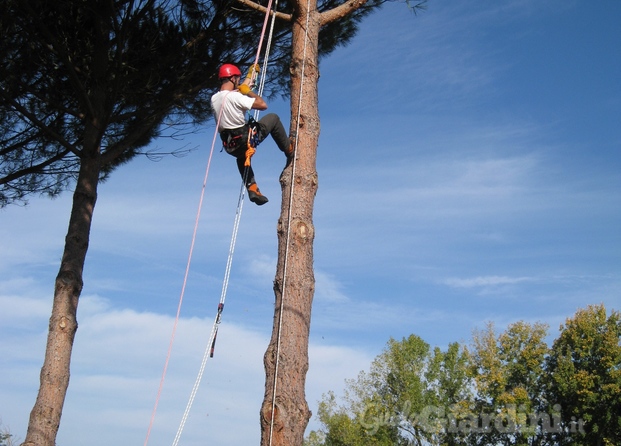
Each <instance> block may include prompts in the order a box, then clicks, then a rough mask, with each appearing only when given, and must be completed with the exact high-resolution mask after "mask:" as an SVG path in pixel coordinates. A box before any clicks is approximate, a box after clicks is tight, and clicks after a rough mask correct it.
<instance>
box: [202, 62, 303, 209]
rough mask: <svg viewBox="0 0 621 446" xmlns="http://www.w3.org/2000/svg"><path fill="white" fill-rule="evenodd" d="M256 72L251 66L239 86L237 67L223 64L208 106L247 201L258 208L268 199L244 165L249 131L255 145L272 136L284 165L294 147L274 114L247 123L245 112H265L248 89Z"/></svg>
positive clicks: (260, 102) (290, 156)
mask: <svg viewBox="0 0 621 446" xmlns="http://www.w3.org/2000/svg"><path fill="white" fill-rule="evenodd" d="M258 71H259V66H258V65H253V66H252V67H250V70H249V71H248V75H247V76H246V79H245V80H244V81H243V82H242V83H241V84H240V80H241V71H240V70H239V68H237V67H236V66H235V65H232V64H224V65H222V66H221V67H220V69H219V71H218V78H219V79H220V91H218V92H217V93H216V94H214V95H213V96H212V97H211V107H212V109H213V112H214V117H215V118H216V122H219V127H218V132H219V133H220V138H221V139H222V144H223V146H224V149H225V150H226V151H227V153H228V154H230V155H232V156H234V157H235V158H237V168H238V169H239V173H240V174H241V176H242V179H244V180H245V182H246V184H245V186H246V189H247V190H248V198H250V201H252V202H253V203H256V204H257V205H259V206H261V205H262V204H265V203H267V202H268V199H267V197H266V196H265V195H263V194H261V192H260V191H259V188H258V186H257V183H256V181H255V178H254V172H253V170H252V167H251V166H250V165H249V163H246V158H247V154H246V151H247V150H248V141H249V139H248V138H249V132H250V131H252V132H254V134H253V137H252V140H253V141H254V145H255V146H256V145H258V144H259V143H260V142H262V141H263V140H264V139H265V138H267V135H272V138H273V139H274V141H275V142H276V145H277V146H278V148H279V149H280V150H281V151H282V152H283V153H284V154H285V155H286V156H287V162H289V161H291V159H292V157H293V148H294V145H293V144H292V143H291V140H290V139H289V137H288V136H287V132H286V131H285V128H284V126H283V125H282V122H281V120H280V117H278V115H277V114H275V113H268V114H266V115H265V116H263V117H262V118H261V119H259V121H255V120H254V119H250V120H249V122H246V117H245V113H246V112H247V111H249V110H251V109H252V110H266V109H267V104H266V103H265V101H264V100H263V98H261V96H259V95H257V94H256V93H254V92H253V91H252V90H251V89H250V86H251V83H252V82H253V80H252V79H253V76H254V74H255V72H258ZM246 169H248V171H247V172H246V171H245V170H246Z"/></svg>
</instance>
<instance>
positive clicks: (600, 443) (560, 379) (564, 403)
mask: <svg viewBox="0 0 621 446" xmlns="http://www.w3.org/2000/svg"><path fill="white" fill-rule="evenodd" d="M560 330H561V333H560V335H559V337H558V339H556V340H555V341H554V344H553V346H552V349H551V353H550V357H549V358H548V361H547V371H548V374H549V378H548V379H549V383H548V384H549V387H548V395H547V398H548V400H549V401H550V402H551V403H552V404H557V405H559V406H560V407H561V410H562V421H563V431H562V433H561V434H559V435H558V436H557V438H558V444H562V445H565V444H567V445H570V444H571V445H585V446H586V445H589V446H591V445H592V446H612V445H619V444H621V313H619V312H618V311H615V310H613V311H611V312H610V315H607V312H606V308H605V307H604V305H603V304H602V305H591V306H588V307H587V308H586V309H581V310H579V311H577V312H576V314H575V315H574V317H573V318H568V319H567V321H566V322H565V324H564V325H561V327H560Z"/></svg>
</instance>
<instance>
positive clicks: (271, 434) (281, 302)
mask: <svg viewBox="0 0 621 446" xmlns="http://www.w3.org/2000/svg"><path fill="white" fill-rule="evenodd" d="M309 22H310V0H308V2H307V5H306V28H305V30H304V50H303V57H302V73H301V76H300V92H299V97H298V110H297V120H296V129H295V147H294V152H293V153H295V152H296V151H297V147H298V133H299V130H300V116H301V115H302V92H303V87H304V70H305V67H306V48H307V44H308V24H309ZM295 159H296V157H295V156H294V157H293V163H292V166H291V182H290V183H291V186H290V190H289V210H288V213H287V238H286V242H285V253H284V255H285V258H284V261H283V273H282V292H281V295H280V308H279V310H278V336H277V340H276V364H275V365H274V388H273V391H272V416H271V417H270V435H269V446H272V438H273V434H274V411H275V409H276V387H277V384H278V366H279V364H280V344H281V332H282V320H283V317H282V314H283V309H284V302H285V290H286V289H287V287H286V285H287V264H288V257H289V239H290V235H291V216H292V211H291V209H292V205H293V191H294V187H295V181H294V179H295V167H296V162H295Z"/></svg>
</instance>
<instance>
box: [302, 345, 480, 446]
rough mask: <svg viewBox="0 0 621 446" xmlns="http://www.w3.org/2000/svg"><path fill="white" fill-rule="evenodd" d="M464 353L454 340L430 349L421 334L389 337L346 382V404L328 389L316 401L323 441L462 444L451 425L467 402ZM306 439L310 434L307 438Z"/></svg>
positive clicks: (468, 393)
mask: <svg viewBox="0 0 621 446" xmlns="http://www.w3.org/2000/svg"><path fill="white" fill-rule="evenodd" d="M467 359H468V357H467V355H466V353H465V351H464V349H463V348H462V347H460V346H459V344H457V343H453V344H451V345H450V346H449V348H448V349H447V351H445V352H443V351H442V350H441V349H439V348H435V349H434V350H433V352H432V351H431V350H430V348H429V345H428V344H427V343H426V342H424V341H423V340H422V339H421V338H419V337H418V336H415V335H410V336H409V337H408V338H404V339H402V340H401V341H396V340H394V339H391V340H389V341H388V344H387V347H386V349H385V350H384V351H383V352H382V353H381V354H380V355H379V356H378V357H377V358H375V360H374V361H373V362H372V363H371V367H370V370H369V372H368V373H366V372H361V373H360V374H359V375H358V378H357V379H356V380H352V381H348V382H347V388H346V393H345V398H344V400H345V404H343V405H341V406H339V405H337V402H336V398H335V396H334V394H333V393H328V394H327V396H324V398H323V400H322V401H321V403H320V405H319V414H318V417H319V421H320V422H321V424H322V425H323V430H322V431H321V432H320V433H317V432H315V433H312V434H313V436H314V438H315V439H316V438H319V439H321V438H323V440H324V442H319V443H317V444H323V445H353V444H355V445H358V444H361V445H362V444H364V445H367V444H369V445H370V444H377V445H384V444H386V445H421V444H443V445H456V444H464V435H462V434H461V433H460V432H457V429H453V428H452V426H451V425H450V421H449V420H451V419H452V417H455V416H458V414H460V413H462V412H463V408H464V407H465V408H467V407H469V405H470V403H471V397H472V395H471V392H470V387H471V382H470V379H469V378H468V376H467V366H468V363H467ZM309 441H310V437H309Z"/></svg>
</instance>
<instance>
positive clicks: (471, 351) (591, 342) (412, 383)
mask: <svg viewBox="0 0 621 446" xmlns="http://www.w3.org/2000/svg"><path fill="white" fill-rule="evenodd" d="M620 321H621V314H620V313H619V312H618V311H615V310H613V311H611V313H610V315H607V312H606V309H605V308H604V306H603V305H594V306H589V307H587V308H585V309H581V310H579V311H578V312H577V313H576V314H575V315H574V317H573V318H569V319H567V322H566V324H564V325H562V326H561V327H560V334H559V336H558V337H557V338H556V339H555V340H554V342H553V343H552V346H550V347H549V346H548V345H547V344H546V342H545V338H546V337H547V334H548V331H547V330H548V329H547V326H546V325H545V324H541V323H534V324H529V323H526V322H522V321H520V322H517V323H514V324H511V325H509V326H508V327H507V329H506V330H505V331H504V332H502V333H500V334H497V333H496V332H495V330H494V327H493V325H491V324H490V325H488V326H487V327H486V329H485V330H482V331H479V330H477V331H475V332H474V334H473V339H472V342H471V345H470V346H463V347H462V346H460V345H459V344H456V343H455V344H451V345H450V346H449V347H448V349H447V350H446V351H445V352H442V351H441V350H440V349H438V348H436V349H435V350H434V351H433V353H431V350H430V349H429V346H428V345H427V344H426V343H425V342H424V341H423V340H422V339H420V338H419V337H417V336H415V335H411V336H409V337H408V338H404V339H402V340H401V341H396V340H394V339H391V340H389V341H388V345H387V347H386V349H385V351H384V352H383V353H382V354H380V355H379V356H378V357H377V358H376V359H375V360H374V361H373V363H372V364H371V367H370V371H369V372H368V373H364V372H361V374H360V375H359V377H358V378H357V379H356V380H352V381H349V382H348V383H347V390H346V394H345V397H344V404H342V405H339V404H338V401H337V398H336V396H335V395H334V393H333V392H329V393H328V394H327V395H325V396H324V398H323V400H322V401H321V402H320V406H319V414H318V418H319V421H320V422H321V424H322V426H323V429H321V430H320V431H315V432H312V433H311V435H309V437H308V439H307V444H308V445H309V446H311V445H312V446H320V445H323V446H333V445H341V444H343V445H344V444H349V445H351V444H356V445H357V444H360V445H362V444H365V445H366V444H377V445H383V444H386V445H388V444H403V445H421V444H429V445H456V444H461V445H488V444H502V445H533V446H534V445H540V446H556V445H569V444H571V445H584V446H587V445H588V446H591V445H592V446H596V445H600V446H602V445H616V444H620V442H621V436H620V434H619V433H620V432H621V416H620V415H619V414H621V406H620V404H621V329H620V327H621V325H620ZM387 438H388V439H387Z"/></svg>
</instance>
